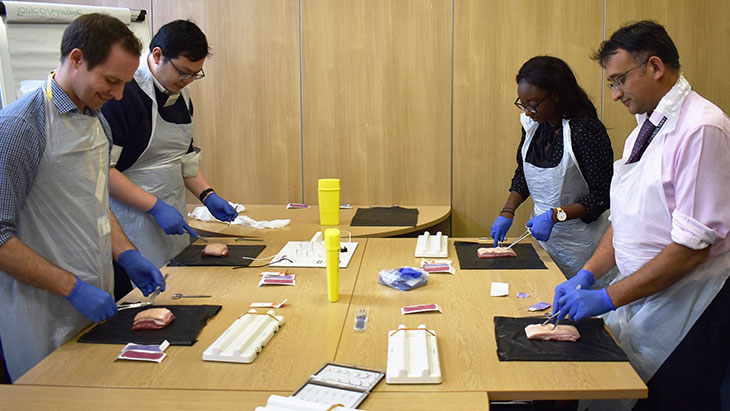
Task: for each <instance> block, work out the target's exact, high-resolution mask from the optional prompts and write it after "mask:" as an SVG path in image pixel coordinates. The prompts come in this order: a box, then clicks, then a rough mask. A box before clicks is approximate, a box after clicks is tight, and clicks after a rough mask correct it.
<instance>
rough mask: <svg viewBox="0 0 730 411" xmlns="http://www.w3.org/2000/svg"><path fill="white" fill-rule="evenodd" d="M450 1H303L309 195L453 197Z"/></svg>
mask: <svg viewBox="0 0 730 411" xmlns="http://www.w3.org/2000/svg"><path fill="white" fill-rule="evenodd" d="M450 24H451V2H450V1H449V0H430V1H424V0H360V1H341V0H321V1H304V2H302V32H303V36H302V37H303V72H304V77H303V86H304V87H303V96H304V99H303V100H304V103H303V109H302V112H303V124H304V128H303V147H304V167H303V179H304V188H305V190H304V200H305V201H307V202H310V203H316V202H317V179H318V178H328V177H329V178H340V180H341V186H342V189H341V199H342V201H344V202H351V203H373V204H394V203H397V204H425V205H439V204H441V205H444V204H449V195H450V194H449V193H450V167H451V165H450V143H451V142H450V101H451V92H450V86H451V85H450V81H451V80H450V78H451V72H450V67H451V61H450V59H451V56H450V44H451V43H450V41H451V33H450Z"/></svg>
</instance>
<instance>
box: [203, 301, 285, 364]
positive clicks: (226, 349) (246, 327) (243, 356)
mask: <svg viewBox="0 0 730 411" xmlns="http://www.w3.org/2000/svg"><path fill="white" fill-rule="evenodd" d="M266 314H269V315H266ZM266 314H264V313H258V312H257V311H256V310H254V309H251V310H249V311H248V312H247V313H246V314H244V315H242V316H241V317H239V318H238V319H237V320H236V321H234V322H233V324H231V326H230V327H228V328H227V329H226V330H225V331H224V332H223V334H221V336H220V337H218V339H216V340H215V341H214V342H213V344H211V345H210V347H208V349H207V350H205V352H203V360H205V361H223V362H239V363H251V362H253V360H255V359H256V355H257V354H258V353H259V352H260V351H261V350H262V349H263V348H264V345H266V343H268V342H269V340H271V338H272V337H273V336H274V333H275V332H276V331H277V330H278V329H279V327H280V326H281V325H283V324H284V316H281V315H275V312H274V310H269V311H267V312H266Z"/></svg>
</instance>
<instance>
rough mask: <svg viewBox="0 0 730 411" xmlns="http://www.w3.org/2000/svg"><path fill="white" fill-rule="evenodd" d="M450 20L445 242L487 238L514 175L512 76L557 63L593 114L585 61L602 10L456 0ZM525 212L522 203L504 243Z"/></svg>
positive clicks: (516, 125) (577, 3)
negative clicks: (527, 67)
mask: <svg viewBox="0 0 730 411" xmlns="http://www.w3.org/2000/svg"><path fill="white" fill-rule="evenodd" d="M454 15H455V16H454V120H453V121H454V143H453V167H454V168H453V176H454V177H453V199H452V235H454V236H475V235H480V236H488V235H489V231H490V227H491V225H492V222H493V221H494V219H495V218H496V216H497V214H498V213H499V211H500V210H501V209H502V206H503V205H504V202H505V200H506V199H507V196H508V195H509V192H508V190H509V187H510V184H511V180H512V176H513V175H514V171H515V168H516V167H517V162H516V155H517V146H518V145H519V142H520V135H521V132H520V130H521V128H520V127H521V126H520V121H519V115H520V112H519V111H518V110H517V108H516V107H515V106H514V105H513V104H512V103H513V102H514V100H515V98H516V97H517V84H516V82H515V76H516V75H517V72H518V70H519V68H520V67H521V66H522V64H523V63H524V62H525V61H527V60H528V59H529V58H530V57H533V56H536V55H543V54H549V55H553V56H556V57H560V58H562V59H563V60H565V61H566V62H567V63H568V64H569V65H570V66H571V68H572V69H573V71H574V72H575V74H576V77H577V78H578V82H579V84H581V86H583V88H584V89H585V90H586V92H587V93H588V95H589V96H591V98H592V100H593V102H594V104H596V106H598V105H599V104H600V96H601V94H600V93H601V87H602V82H601V69H600V67H599V66H598V64H596V63H595V62H593V61H591V60H590V59H589V55H590V53H591V51H592V50H593V49H594V48H595V47H597V46H598V44H600V42H601V39H602V24H603V21H602V16H603V2H602V1H601V0H588V1H586V0H570V1H566V0H551V1H540V2H530V3H529V4H526V3H524V2H505V1H500V0H490V1H484V0H456V1H455V12H454ZM531 211H532V201H531V200H528V201H526V202H525V203H523V204H522V206H521V207H520V208H519V209H518V212H517V216H516V217H515V221H514V223H513V225H512V229H511V231H510V233H509V235H513V236H517V235H519V234H521V233H522V232H523V231H524V226H525V222H526V221H527V219H528V218H529V214H530V212H531Z"/></svg>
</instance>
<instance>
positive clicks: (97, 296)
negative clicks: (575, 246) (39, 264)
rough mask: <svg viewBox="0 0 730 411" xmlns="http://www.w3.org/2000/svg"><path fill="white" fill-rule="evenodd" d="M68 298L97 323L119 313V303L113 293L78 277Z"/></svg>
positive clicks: (82, 312) (75, 306)
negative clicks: (115, 300)
mask: <svg viewBox="0 0 730 411" xmlns="http://www.w3.org/2000/svg"><path fill="white" fill-rule="evenodd" d="M66 299H67V300H68V302H70V303H71V305H73V306H74V308H75V309H77V310H78V311H79V312H80V313H81V314H83V315H84V316H85V317H86V318H88V319H90V320H91V321H93V322H95V323H100V322H102V321H104V320H106V319H107V318H111V317H114V315H116V313H117V304H116V303H115V302H114V297H112V296H111V294H109V293H108V292H106V291H104V290H102V289H100V288H98V287H94V286H93V285H91V284H89V283H87V282H85V281H84V280H82V279H80V278H78V277H77V278H76V284H74V289H73V290H71V294H69V295H68V297H66Z"/></svg>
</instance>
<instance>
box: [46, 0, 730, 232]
mask: <svg viewBox="0 0 730 411" xmlns="http://www.w3.org/2000/svg"><path fill="white" fill-rule="evenodd" d="M50 1H53V2H57V3H62V2H66V1H70V2H74V3H80V4H94V5H111V6H125V7H132V8H145V9H147V10H148V11H150V12H151V13H152V23H153V32H154V30H156V29H157V28H159V27H160V26H161V25H162V24H164V23H165V22H167V21H170V20H172V19H175V18H193V19H194V20H195V21H196V22H197V23H198V24H199V25H200V26H201V27H202V28H203V30H204V31H205V32H206V34H207V35H208V38H209V40H210V42H211V44H212V46H213V52H214V56H213V57H212V58H211V59H210V60H209V61H208V62H206V66H205V70H206V73H207V77H206V78H205V79H203V80H202V81H199V82H196V83H194V84H193V85H192V86H191V92H192V96H193V101H194V103H195V113H196V115H195V117H196V129H195V133H196V142H197V144H198V145H200V146H201V147H202V148H203V150H204V159H203V170H204V172H205V173H206V175H207V176H208V179H209V180H210V181H211V183H212V184H213V186H214V187H216V188H217V189H218V190H219V191H220V192H221V194H222V195H223V196H224V197H226V198H229V199H231V200H234V201H239V202H244V203H264V204H276V203H279V204H281V203H286V202H289V201H306V202H311V203H316V202H317V194H316V192H317V191H316V185H317V179H318V178H323V177H339V178H341V180H342V200H343V201H344V202H352V203H371V204H393V203H399V204H407V203H411V204H451V206H452V210H453V225H452V235H457V236H471V235H488V234H489V228H490V226H491V224H492V221H493V219H494V218H495V216H496V214H497V213H498V212H499V210H500V209H501V207H502V205H503V203H504V200H505V199H506V197H507V195H508V192H507V190H508V188H509V186H510V180H511V177H512V175H513V173H514V169H515V166H516V161H515V156H516V150H517V145H518V144H519V138H520V124H519V112H518V111H517V110H516V109H515V108H514V106H513V105H512V102H513V101H514V99H515V97H516V84H515V79H514V78H515V75H516V74H517V71H518V69H519V67H520V66H521V65H522V63H524V61H526V60H527V59H528V58H530V57H532V56H534V55H538V54H552V55H555V56H558V57H560V58H563V59H564V60H566V61H567V62H568V64H570V66H571V67H572V68H573V70H574V71H575V73H576V75H577V77H578V81H579V82H580V84H581V85H582V86H583V87H584V88H585V89H586V91H587V92H588V94H589V95H590V96H591V97H592V99H593V101H594V102H595V103H597V106H598V107H599V109H602V111H603V119H604V122H605V123H606V126H607V127H608V129H609V135H610V136H611V139H612V142H613V146H614V151H615V156H616V157H618V156H619V155H620V153H621V149H622V147H623V143H624V141H625V139H626V136H627V135H628V134H629V132H630V131H631V129H632V128H633V127H634V126H635V120H634V119H633V117H632V116H630V115H629V114H628V113H627V112H626V110H625V108H624V107H623V106H621V105H620V104H617V103H614V102H612V101H610V94H609V93H603V92H604V91H607V89H605V79H603V76H602V71H601V69H600V66H599V65H598V64H597V63H596V62H594V61H592V60H590V58H589V57H590V55H591V54H592V53H593V52H594V51H595V50H596V49H597V47H598V46H599V44H600V42H601V40H602V39H603V35H604V34H603V27H604V19H605V31H606V35H608V36H610V34H611V33H612V32H613V31H614V30H616V29H617V28H618V27H619V26H620V25H621V24H623V23H624V22H627V21H634V20H639V19H642V18H652V19H655V20H658V21H659V22H660V23H662V24H664V25H665V26H666V27H667V29H668V30H669V33H670V35H671V36H672V38H673V39H674V41H675V43H676V44H677V47H678V49H679V53H680V61H681V63H682V65H683V72H684V73H685V75H686V77H687V78H688V80H689V81H690V83H691V84H692V85H693V86H694V88H695V89H696V90H697V91H698V92H699V93H700V94H702V95H703V96H705V97H706V98H708V99H710V100H711V101H713V102H715V103H716V104H718V105H719V106H720V107H721V108H722V109H723V110H724V111H725V112H728V111H730V93H728V89H729V87H728V83H729V80H728V78H730V65H728V64H726V63H727V62H726V60H727V56H726V54H727V53H724V52H723V50H724V48H723V47H722V45H723V44H724V43H723V42H724V41H725V40H724V39H727V38H730V24H728V23H727V22H728V21H730V2H727V1H726V0H705V1H702V2H697V1H692V0H647V1H645V2H635V1H629V0H607V1H605V15H604V1H603V0H545V1H541V2H530V3H529V4H525V3H520V2H507V1H503V0H453V2H452V1H451V0H352V1H340V0H303V1H302V4H301V7H302V9H301V14H302V24H301V27H300V20H299V18H300V9H299V7H300V4H299V1H298V0H269V1H257V0H216V1H204V2H198V1H192V0H50ZM452 4H453V7H454V20H453V38H452V31H451V30H452V27H451V11H452ZM300 29H301V31H302V32H301V34H302V38H301V43H300ZM452 41H453V48H454V49H453V53H454V55H453V59H454V60H453V82H454V83H453V87H454V90H453V98H452V92H451V79H452V62H451V45H452ZM718 43H719V44H720V46H719V47H718V46H717V44H718ZM300 44H301V46H302V53H301V54H300ZM300 58H301V60H300ZM300 63H301V64H302V67H303V73H302V74H303V80H302V81H303V85H302V84H300ZM300 93H301V94H300ZM300 95H301V96H302V100H303V101H302V102H301V103H300ZM602 96H603V101H602V103H603V104H600V103H601V98H602ZM452 104H453V117H452V112H451V110H452ZM302 113H303V114H302ZM452 124H453V133H452ZM302 126H303V127H302ZM452 139H453V142H452ZM302 160H303V161H302ZM189 199H190V202H196V201H197V200H196V199H193V198H192V197H190V198H189ZM531 208H532V204H531V201H530V200H528V201H527V202H526V203H525V204H523V205H522V207H520V209H519V211H518V213H517V217H516V219H515V223H514V224H513V230H512V231H511V232H510V235H516V234H519V233H518V231H519V232H521V231H522V229H521V227H523V226H524V223H525V221H526V220H527V218H528V216H529V213H530V210H531Z"/></svg>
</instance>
